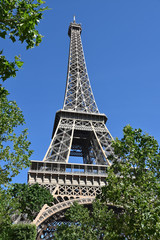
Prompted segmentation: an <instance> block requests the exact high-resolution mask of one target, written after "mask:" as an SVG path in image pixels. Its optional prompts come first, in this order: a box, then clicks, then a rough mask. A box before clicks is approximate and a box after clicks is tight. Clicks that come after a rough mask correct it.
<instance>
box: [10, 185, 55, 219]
mask: <svg viewBox="0 0 160 240" xmlns="http://www.w3.org/2000/svg"><path fill="white" fill-rule="evenodd" d="M9 193H10V195H11V197H12V198H13V199H14V201H16V202H17V204H18V206H17V209H18V210H19V212H21V213H23V214H27V219H29V220H30V221H33V220H34V218H35V217H36V215H37V213H38V212H39V211H40V210H41V208H42V207H43V206H44V204H48V205H49V206H50V204H51V203H52V202H53V196H52V194H51V193H50V191H49V190H48V189H46V188H44V187H43V186H39V185H38V183H36V184H33V185H31V186H30V185H28V184H18V183H15V184H13V185H12V188H11V189H10V191H9Z"/></svg>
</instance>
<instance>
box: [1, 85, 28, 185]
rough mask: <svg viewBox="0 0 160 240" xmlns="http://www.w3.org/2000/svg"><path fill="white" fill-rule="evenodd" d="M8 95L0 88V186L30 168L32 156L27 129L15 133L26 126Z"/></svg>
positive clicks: (20, 112)
mask: <svg viewBox="0 0 160 240" xmlns="http://www.w3.org/2000/svg"><path fill="white" fill-rule="evenodd" d="M7 95H8V92H7V90H5V89H4V88H2V87H0V96H1V98H0V101H1V104H0V119H1V120H0V164H1V165H0V185H4V184H7V183H9V182H10V181H11V179H12V178H13V177H14V176H15V175H17V174H18V173H19V171H20V170H21V169H23V168H24V167H28V166H29V157H30V156H31V154H32V151H31V150H29V146H30V142H29V141H28V140H27V129H24V130H23V131H20V133H16V132H15V128H17V127H20V126H21V125H23V124H24V117H23V114H22V111H21V110H20V109H19V108H18V106H17V104H16V102H15V101H9V100H8V98H7Z"/></svg>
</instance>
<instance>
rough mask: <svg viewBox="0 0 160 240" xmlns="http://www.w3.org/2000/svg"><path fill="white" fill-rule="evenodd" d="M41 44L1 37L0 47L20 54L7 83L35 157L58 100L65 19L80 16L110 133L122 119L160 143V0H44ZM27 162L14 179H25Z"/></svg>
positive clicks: (117, 131)
mask: <svg viewBox="0 0 160 240" xmlns="http://www.w3.org/2000/svg"><path fill="white" fill-rule="evenodd" d="M46 3H47V5H48V6H49V7H50V8H51V10H50V11H47V12H46V13H45V15H44V19H43V20H42V21H41V22H40V25H39V28H38V29H39V31H40V32H41V34H42V35H44V38H43V41H42V43H41V45H40V46H39V47H36V48H34V49H32V50H27V51H26V50H25V46H24V45H21V44H11V43H9V42H8V41H2V40H1V42H0V43H1V48H3V49H4V53H5V54H6V55H7V56H8V57H10V58H11V59H12V58H13V56H14V55H16V54H17V55H18V54H20V55H21V58H22V60H23V61H24V66H23V69H21V70H20V71H19V73H18V74H17V77H16V78H15V79H9V80H7V82H6V84H5V86H6V88H7V89H8V90H9V91H10V93H11V95H10V98H11V99H14V100H16V101H17V104H18V105H19V106H20V108H21V109H22V110H23V113H24V116H25V119H26V123H27V127H28V129H29V139H30V141H31V142H32V144H31V148H32V149H33V150H34V154H33V155H32V157H31V159H32V160H42V159H43V157H44V155H45V152H46V151H47V148H48V146H49V144H50V141H51V133H52V129H53V123H54V117H55V113H56V111H57V110H58V109H61V108H62V106H63V99H64V91H65V83H66V75H67V63H68V53H69V37H68V35H67V32H68V26H69V23H70V22H71V21H72V19H73V15H76V21H77V22H78V23H81V24H82V43H83V47H84V53H85V58H86V64H87V68H88V73H89V78H90V82H91V86H92V89H93V93H94V96H95V99H96V102H97V105H98V108H99V110H100V112H101V113H105V114H106V115H107V117H108V121H107V127H108V129H109V130H110V132H111V134H112V136H113V137H116V136H117V137H119V138H121V137H122V129H123V127H124V126H125V125H126V124H130V125H131V126H132V127H133V128H142V130H143V131H145V132H147V133H149V134H150V135H153V136H154V137H155V138H156V139H157V140H158V142H159V143H160V134H159V133H160V127H159V126H160V110H159V108H160V0H100V1H98V0H92V1H91V0H88V1H86V0H81V1H76V0H67V1H65V0H63V1H62V0H59V1H58V0H57V1H53V0H48V1H46ZM26 180H27V171H26V170H24V171H23V172H22V173H21V174H20V175H19V176H18V177H17V178H16V179H15V181H18V182H26Z"/></svg>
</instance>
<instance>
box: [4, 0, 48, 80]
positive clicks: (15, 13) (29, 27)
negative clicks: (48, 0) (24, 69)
mask: <svg viewBox="0 0 160 240" xmlns="http://www.w3.org/2000/svg"><path fill="white" fill-rule="evenodd" d="M44 3H45V2H44V1H42V0H37V1H35V0H12V1H10V0H0V37H1V38H3V39H6V38H9V39H10V40H11V41H12V42H13V43H14V42H16V41H18V42H21V43H24V42H25V43H26V48H27V49H29V48H33V47H34V46H38V45H39V44H40V42H41V41H42V35H41V34H40V33H39V32H38V30H37V29H36V26H37V25H38V23H39V21H40V20H41V19H42V17H43V11H44V10H46V9H47V7H43V5H44ZM22 65H23V62H22V61H21V60H20V58H19V56H15V57H14V61H9V60H7V59H6V57H5V55H3V51H2V50H1V51H0V66H1V68H0V78H1V79H2V81H5V80H6V79H8V78H9V77H15V76H16V72H17V70H18V68H20V67H21V66H22Z"/></svg>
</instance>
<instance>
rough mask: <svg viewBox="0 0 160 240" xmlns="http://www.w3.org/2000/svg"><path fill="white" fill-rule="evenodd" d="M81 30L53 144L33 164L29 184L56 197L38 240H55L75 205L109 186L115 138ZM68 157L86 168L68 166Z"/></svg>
mask: <svg viewBox="0 0 160 240" xmlns="http://www.w3.org/2000/svg"><path fill="white" fill-rule="evenodd" d="M81 31H82V28H81V25H80V24H77V23H76V22H75V19H74V21H73V22H72V23H70V26H69V30H68V35H69V37H70V50H69V60H68V73H67V81H66V90H65V97H64V105H63V109H62V110H59V111H57V113H56V116H55V122H54V127H53V134H52V140H51V144H50V146H49V148H48V150H47V152H46V155H45V157H44V159H43V161H31V167H30V170H29V172H28V182H29V184H34V183H39V184H41V185H43V186H45V187H46V188H48V189H49V190H50V192H51V193H52V194H53V196H54V200H55V201H54V203H53V206H51V207H48V206H47V205H45V206H44V207H43V208H42V209H41V211H40V212H39V214H38V216H37V217H36V219H35V220H34V223H35V224H36V226H37V229H38V236H37V239H53V234H54V230H55V228H56V226H57V224H60V222H61V221H63V222H64V221H65V217H64V212H65V210H66V209H67V208H69V207H70V206H71V204H72V203H73V201H75V200H76V201H78V202H79V204H88V205H89V204H91V203H92V201H93V199H94V198H95V196H96V195H97V194H99V193H100V192H101V187H102V186H104V185H105V179H106V168H107V166H108V165H110V162H109V160H108V158H107V157H108V155H110V154H111V153H112V148H111V142H112V136H111V134H110V133H109V131H108V129H107V128H106V126H105V123H106V121H107V117H106V115H105V114H101V113H99V110H98V108H97V105H96V102H95V99H94V96H93V93H92V89H91V85H90V81H89V77H88V73H87V68H86V63H85V58H84V52H83V47H82V42H81ZM69 156H74V157H81V158H83V163H82V164H80V163H69Z"/></svg>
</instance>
